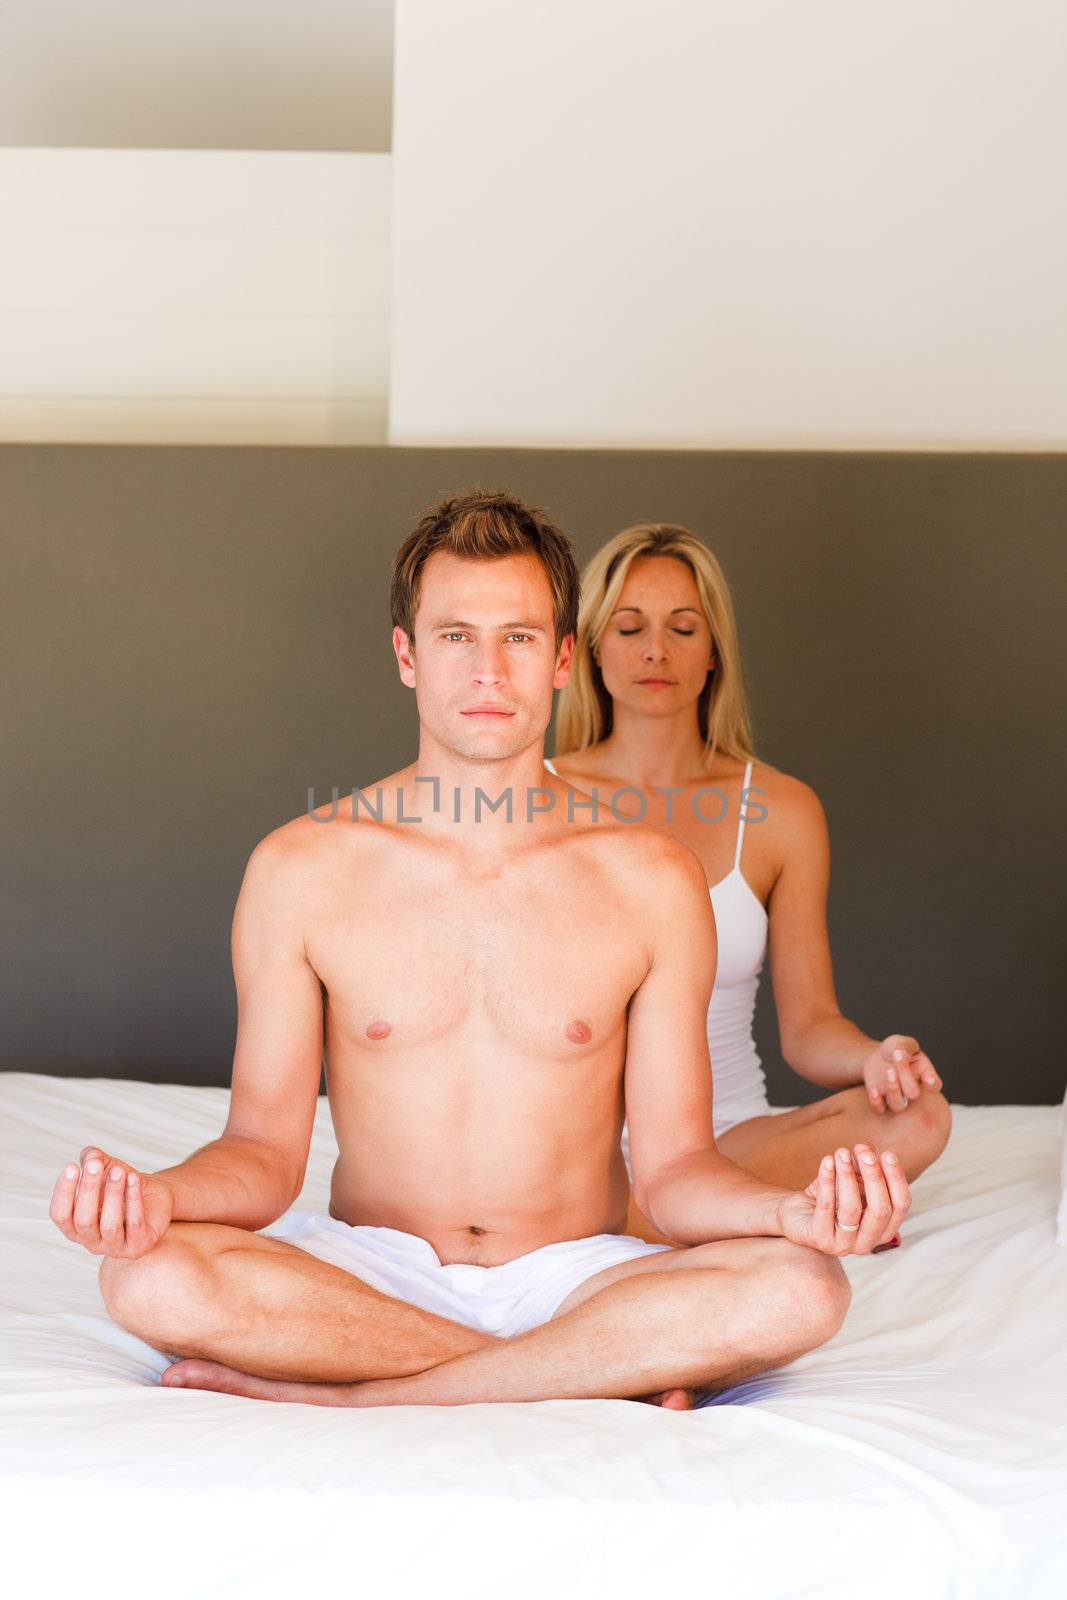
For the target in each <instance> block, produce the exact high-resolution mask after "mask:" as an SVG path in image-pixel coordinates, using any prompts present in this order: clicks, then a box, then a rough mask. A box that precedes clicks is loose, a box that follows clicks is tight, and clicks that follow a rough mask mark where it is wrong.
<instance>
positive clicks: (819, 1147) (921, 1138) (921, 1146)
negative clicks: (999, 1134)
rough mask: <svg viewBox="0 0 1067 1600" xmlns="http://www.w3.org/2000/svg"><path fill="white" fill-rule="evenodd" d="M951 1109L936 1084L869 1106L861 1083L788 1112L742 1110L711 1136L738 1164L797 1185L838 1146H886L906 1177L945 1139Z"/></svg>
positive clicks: (937, 1150) (790, 1185)
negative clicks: (895, 1103)
mask: <svg viewBox="0 0 1067 1600" xmlns="http://www.w3.org/2000/svg"><path fill="white" fill-rule="evenodd" d="M951 1131H952V1109H951V1107H950V1106H949V1103H948V1101H947V1100H946V1099H945V1096H944V1095H943V1094H942V1093H941V1091H940V1090H939V1089H927V1088H925V1087H924V1088H923V1091H922V1093H921V1094H920V1096H919V1098H918V1099H917V1100H913V1101H912V1102H911V1104H910V1105H909V1106H908V1108H907V1110H906V1111H882V1112H878V1111H875V1109H874V1108H873V1106H872V1105H871V1103H870V1101H869V1100H868V1098H867V1091H866V1089H865V1088H864V1087H863V1085H862V1084H858V1085H857V1086H856V1087H855V1088H851V1089H842V1090H840V1091H839V1092H838V1093H837V1094H830V1095H826V1096H825V1097H824V1098H823V1099H822V1100H816V1101H815V1102H814V1103H813V1104H812V1105H809V1106H798V1107H797V1109H796V1110H795V1111H777V1112H775V1113H774V1114H773V1115H771V1116H763V1117H748V1118H747V1119H746V1120H745V1121H744V1122H738V1123H735V1125H734V1126H733V1127H732V1128H727V1129H726V1131H725V1132H724V1133H721V1134H720V1135H719V1137H718V1139H717V1140H716V1143H717V1145H718V1147H719V1149H720V1150H721V1151H722V1153H723V1155H724V1156H729V1157H730V1160H731V1161H736V1162H737V1165H738V1166H739V1167H744V1168H745V1169H746V1171H748V1172H751V1173H753V1174H754V1175H755V1176H756V1177H757V1178H764V1179H766V1180H767V1182H769V1183H778V1184H781V1186H782V1188H783V1189H804V1188H806V1187H807V1185H808V1184H809V1183H810V1182H811V1180H812V1179H813V1178H814V1177H815V1174H816V1173H817V1172H818V1170H819V1162H820V1161H821V1160H822V1158H823V1156H827V1155H831V1154H833V1152H834V1151H835V1150H839V1149H841V1148H842V1146H847V1147H848V1148H849V1149H851V1148H852V1146H853V1145H855V1144H869V1145H870V1146H871V1148H872V1150H874V1151H875V1152H876V1154H878V1155H882V1154H883V1152H884V1151H886V1150H893V1151H895V1153H896V1154H897V1155H898V1156H899V1157H900V1160H901V1162H902V1163H903V1166H904V1176H905V1177H906V1178H907V1179H908V1181H909V1183H910V1182H912V1181H913V1180H914V1179H915V1178H917V1177H918V1176H919V1174H920V1173H921V1172H925V1170H926V1168H927V1167H929V1166H932V1165H933V1163H934V1162H935V1161H936V1160H937V1158H938V1156H939V1155H940V1154H941V1152H942V1150H944V1148H945V1146H946V1144H947V1143H948V1139H949V1134H950V1133H951Z"/></svg>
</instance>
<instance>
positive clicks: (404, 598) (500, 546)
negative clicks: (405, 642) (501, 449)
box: [389, 489, 581, 650]
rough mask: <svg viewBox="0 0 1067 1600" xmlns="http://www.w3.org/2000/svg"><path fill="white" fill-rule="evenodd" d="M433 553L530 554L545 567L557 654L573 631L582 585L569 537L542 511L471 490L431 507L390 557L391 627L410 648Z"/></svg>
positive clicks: (477, 556)
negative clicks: (424, 571)
mask: <svg viewBox="0 0 1067 1600" xmlns="http://www.w3.org/2000/svg"><path fill="white" fill-rule="evenodd" d="M435 550H447V551H448V552H449V553H450V554H452V555H455V556H462V557H463V558H464V559H466V560H469V561H492V560H495V559H497V558H499V557H500V556H515V555H522V554H524V553H525V552H526V551H528V550H529V551H532V552H533V554H534V555H536V556H538V557H539V559H540V561H541V563H542V565H543V566H544V569H545V572H546V574H547V576H548V581H549V585H550V587H551V589H552V610H553V614H554V616H555V623H556V649H557V650H558V649H559V647H560V645H561V644H562V643H563V640H564V638H565V636H566V635H567V634H568V633H575V632H576V631H577V628H578V596H579V592H580V587H581V585H580V580H579V577H578V567H577V564H576V562H575V559H574V551H573V549H572V548H571V542H570V540H569V539H568V538H567V535H566V534H565V533H563V532H562V531H561V530H560V529H559V528H557V527H556V525H555V523H554V522H550V521H549V519H548V517H547V516H546V515H545V513H544V512H543V511H540V510H538V509H537V508H536V507H534V506H527V505H523V503H522V501H521V500H517V499H516V498H515V496H514V495H511V494H505V493H503V492H499V493H494V492H492V491H489V490H483V489H474V490H472V491H471V492H470V493H469V494H460V495H453V496H451V497H450V498H449V499H447V500H440V501H438V503H437V505H435V506H431V508H430V510H429V511H427V513H426V515H425V516H424V517H421V518H420V519H419V521H418V523H417V524H416V526H415V527H414V528H413V529H412V530H411V532H410V533H409V534H408V536H407V538H406V539H405V540H404V542H403V544H402V545H401V546H400V549H399V550H398V551H397V553H396V555H395V556H394V557H393V569H392V575H391V578H390V583H389V598H390V603H391V606H392V613H393V623H394V626H396V627H398V628H403V630H404V632H405V633H406V634H407V636H408V639H409V640H410V641H411V644H412V647H413V648H414V643H415V613H416V611H417V610H418V608H419V587H420V579H421V577H422V569H423V567H424V566H425V565H426V562H427V561H428V560H429V558H430V556H432V555H433V553H434V551H435Z"/></svg>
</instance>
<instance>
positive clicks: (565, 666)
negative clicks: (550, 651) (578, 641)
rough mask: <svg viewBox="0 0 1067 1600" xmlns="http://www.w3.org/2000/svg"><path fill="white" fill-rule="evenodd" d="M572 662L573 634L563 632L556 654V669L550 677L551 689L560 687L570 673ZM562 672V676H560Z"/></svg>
mask: <svg viewBox="0 0 1067 1600" xmlns="http://www.w3.org/2000/svg"><path fill="white" fill-rule="evenodd" d="M573 662H574V634H573V633H565V634H564V635H563V640H562V642H561V644H560V647H559V650H558V652H557V654H556V671H555V675H554V677H553V679H552V687H553V689H562V688H563V686H564V684H565V683H567V682H568V680H569V679H570V675H571V666H572V665H573ZM561 674H562V676H561Z"/></svg>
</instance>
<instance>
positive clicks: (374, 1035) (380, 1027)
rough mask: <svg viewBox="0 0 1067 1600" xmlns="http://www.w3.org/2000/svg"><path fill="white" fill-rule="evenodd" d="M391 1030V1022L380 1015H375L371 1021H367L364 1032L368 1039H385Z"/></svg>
mask: <svg viewBox="0 0 1067 1600" xmlns="http://www.w3.org/2000/svg"><path fill="white" fill-rule="evenodd" d="M392 1031H393V1024H392V1023H391V1022H386V1021H385V1020H384V1019H383V1018H382V1017H377V1018H376V1019H375V1020H374V1021H373V1022H368V1023H367V1026H366V1029H365V1032H366V1035H367V1038H368V1039H386V1038H388V1036H389V1035H390V1034H391V1033H392Z"/></svg>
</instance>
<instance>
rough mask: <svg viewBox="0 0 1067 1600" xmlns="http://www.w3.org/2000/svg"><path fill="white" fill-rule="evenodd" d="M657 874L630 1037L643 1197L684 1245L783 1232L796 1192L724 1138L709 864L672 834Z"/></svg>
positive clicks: (636, 1166) (631, 1120)
mask: <svg viewBox="0 0 1067 1600" xmlns="http://www.w3.org/2000/svg"><path fill="white" fill-rule="evenodd" d="M653 878H654V888H653V889H652V890H651V892H650V895H649V914H650V917H651V927H650V935H651V943H652V959H651V964H650V966H649V970H648V973H647V974H646V976H645V978H644V981H643V982H642V983H641V985H640V987H639V988H638V989H637V991H636V992H635V994H634V995H633V998H632V999H631V1001H630V1009H629V1022H628V1029H627V1043H626V1077H625V1094H626V1118H627V1124H628V1127H629V1135H630V1159H631V1162H632V1164H633V1175H634V1198H635V1200H636V1202H637V1204H638V1206H640V1208H641V1210H642V1211H643V1212H644V1213H645V1215H646V1216H647V1217H649V1218H650V1219H651V1221H652V1222H653V1223H654V1224H655V1225H656V1227H657V1228H658V1229H659V1230H660V1231H661V1232H662V1233H664V1234H666V1235H667V1237H668V1238H670V1239H677V1240H678V1242H679V1244H686V1245H689V1244H703V1243H705V1242H708V1241H711V1240H714V1239H734V1238H747V1237H750V1236H752V1235H755V1234H772V1235H781V1234H782V1224H781V1221H780V1217H779V1207H780V1206H781V1204H782V1202H783V1201H784V1200H786V1199H788V1198H790V1193H791V1192H790V1191H789V1190H787V1189H780V1188H776V1187H775V1186H774V1185H772V1184H768V1183H766V1182H764V1181H763V1179H761V1178H756V1177H754V1176H753V1175H752V1174H751V1173H749V1172H746V1171H745V1170H744V1169H743V1168H742V1167H739V1166H737V1164H736V1163H735V1162H733V1161H731V1160H730V1159H729V1157H728V1156H724V1155H723V1154H722V1153H721V1152H720V1150H719V1149H718V1147H717V1146H716V1143H715V1135H714V1131H713V1126H712V1095H713V1088H712V1067H713V1063H711V1062H709V1059H708V1041H707V1033H706V1018H707V1010H708V1002H709V1000H710V998H711V989H712V984H713V982H714V979H715V961H716V954H717V944H716V934H715V917H714V913H713V912H712V909H711V902H710V897H709V895H708V886H707V881H706V879H705V876H704V869H703V868H702V866H701V865H700V862H699V861H698V860H697V858H696V856H695V855H693V854H692V852H691V851H689V850H687V849H685V847H684V846H677V845H675V844H674V842H673V841H672V844H671V847H669V848H668V849H666V850H665V859H663V860H662V861H660V862H657V863H656V870H655V872H654V873H653Z"/></svg>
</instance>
